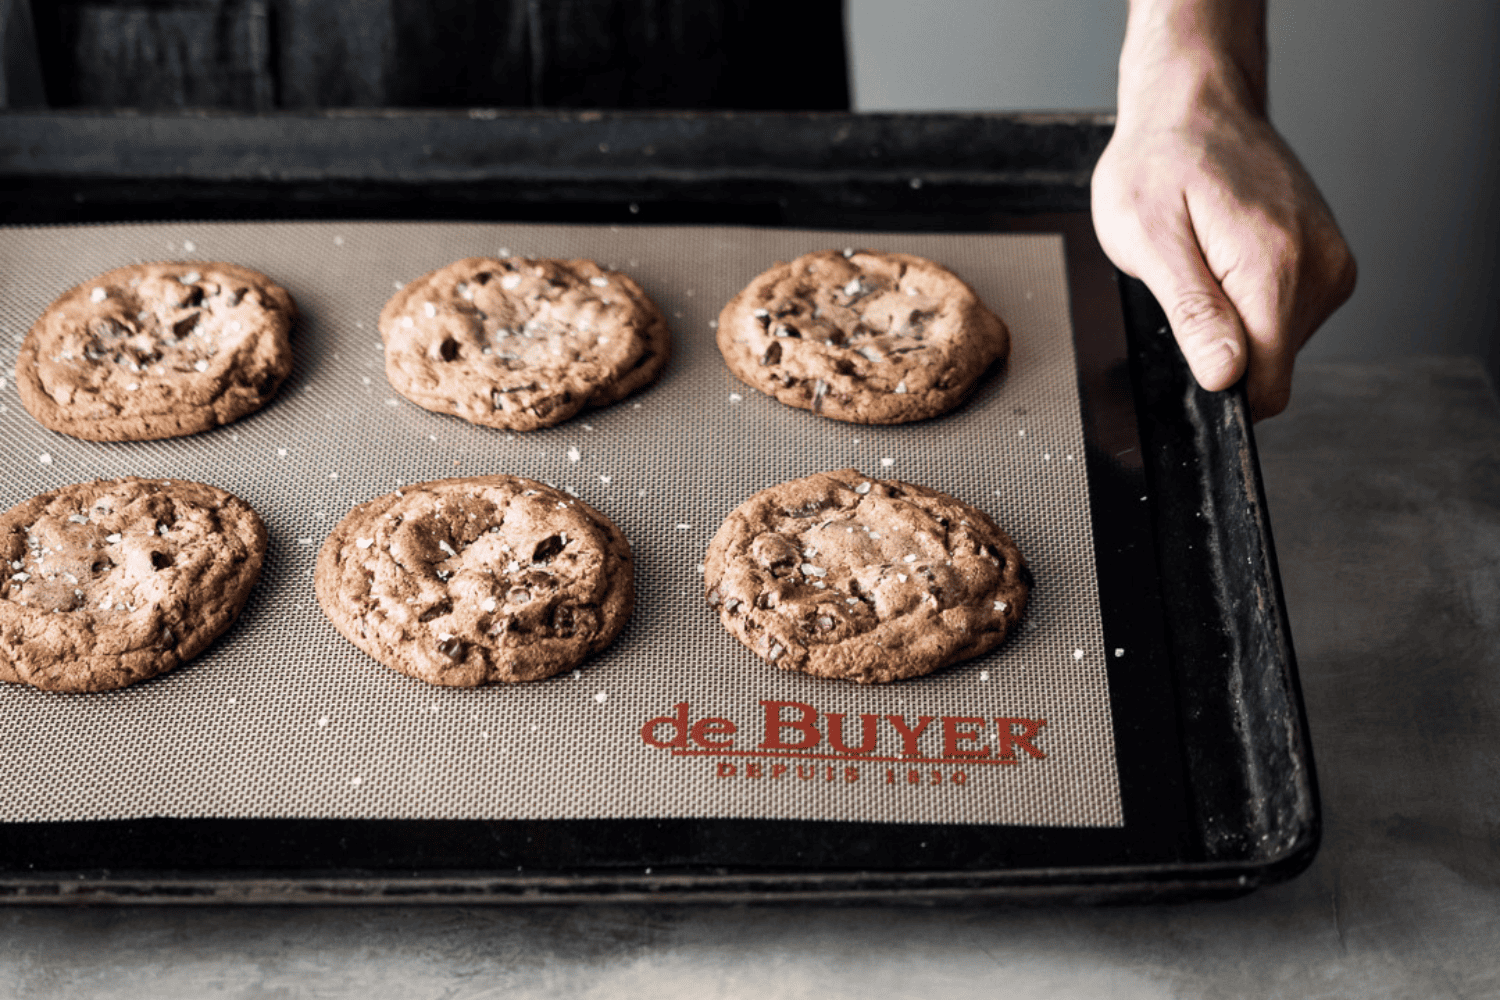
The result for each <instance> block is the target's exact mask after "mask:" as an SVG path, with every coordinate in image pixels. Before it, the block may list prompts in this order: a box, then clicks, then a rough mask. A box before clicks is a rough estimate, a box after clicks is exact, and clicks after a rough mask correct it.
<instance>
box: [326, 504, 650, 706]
mask: <svg viewBox="0 0 1500 1000" xmlns="http://www.w3.org/2000/svg"><path fill="white" fill-rule="evenodd" d="M314 582H315V586H316V589H317V595H318V603H319V604H321V605H322V607H323V612H324V614H326V615H327V616H328V619H329V620H330V621H331V622H332V623H333V625H334V627H335V628H337V629H338V630H339V632H340V633H341V634H342V635H343V636H344V638H346V639H348V640H349V641H350V642H352V643H354V645H355V646H357V647H359V648H360V649H361V650H363V651H364V652H366V653H368V654H369V655H370V656H372V657H374V658H375V659H376V660H378V661H379V662H381V663H383V664H385V665H386V666H388V667H390V668H392V669H393V670H397V671H400V672H401V673H403V674H407V675H409V676H411V677H415V678H417V679H418V680H423V681H426V682H428V683H429V684H441V685H445V686H452V687H475V686H478V685H481V684H492V683H497V682H502V681H504V682H516V681H532V680H539V679H541V678H544V677H550V676H552V675H553V674H557V673H560V672H562V671H564V670H569V669H571V668H573V667H575V666H577V665H578V664H579V663H581V662H583V660H584V659H585V658H587V657H588V656H590V655H592V654H593V653H596V652H598V651H599V650H601V649H603V648H604V647H606V646H608V645H609V644H610V643H611V642H612V641H614V639H615V637H616V636H617V635H619V634H620V631H621V630H622V629H623V628H624V627H625V623H626V621H627V620H628V619H629V617H630V612H631V610H632V608H633V606H634V603H635V584H634V571H633V564H632V560H631V554H630V545H629V543H627V542H626V540H625V536H624V535H623V534H621V533H620V530H619V529H618V528H617V527H615V525H614V523H613V522H611V521H610V520H609V518H607V517H605V516H604V515H603V514H601V513H599V512H598V511H596V510H594V509H593V508H592V507H590V506H589V505H588V504H586V503H584V502H583V501H582V500H579V499H577V498H576V497H573V496H571V495H570V494H567V493H564V492H562V491H560V490H555V489H552V488H551V487H548V486H544V485H542V484H541V483H536V482H532V481H531V480H529V479H522V478H520V477H518V476H475V477H471V478H465V479H443V480H437V481H434V482H429V483H419V484H417V485H415V486H410V487H406V488H404V489H402V490H399V491H397V492H395V493H389V494H386V495H385V496H381V497H376V498H375V499H374V500H370V501H368V502H367V503H364V504H361V505H360V506H358V507H356V508H354V510H352V511H350V512H349V514H348V515H346V516H345V517H344V519H343V520H342V521H340V522H339V523H338V525H337V526H336V527H335V528H334V530H333V532H332V533H331V534H330V535H329V536H328V538H327V540H325V541H324V543H323V547H322V549H321V550H320V551H319V552H318V565H317V570H316V572H315V574H314Z"/></svg>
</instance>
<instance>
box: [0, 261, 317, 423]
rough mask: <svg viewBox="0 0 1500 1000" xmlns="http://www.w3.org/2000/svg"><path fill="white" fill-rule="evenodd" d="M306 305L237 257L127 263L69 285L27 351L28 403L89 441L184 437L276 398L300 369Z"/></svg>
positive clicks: (21, 360)
mask: <svg viewBox="0 0 1500 1000" xmlns="http://www.w3.org/2000/svg"><path fill="white" fill-rule="evenodd" d="M296 316H297V307H296V304H295V303H294V302H293V301H292V297H291V295H289V294H288V293H287V291H286V289H284V288H281V287H280V286H279V285H276V284H275V283H273V282H272V281H271V279H270V278H267V277H266V276H265V275H264V274H261V273H260V272H258V271H252V270H250V269H249V268H248V267H240V266H238V265H236V264H223V263H200V262H190V263H183V262H179V263H164V264H135V265H132V266H130V267H121V268H116V269H115V270H113V271H109V272H107V273H105V274H101V275H100V276H99V277H97V278H93V279H91V280H89V281H86V282H84V283H83V284H81V285H78V286H77V287H75V288H72V289H69V290H68V291H67V292H64V293H63V295H62V296H61V297H60V298H59V299H58V300H57V301H56V302H54V303H52V305H51V306H50V307H49V308H48V309H47V311H46V312H45V313H43V314H42V316H41V318H40V319H38V320H37V321H36V324H35V325H34V326H33V327H32V328H31V332H30V333H28V334H27V335H26V339H25V340H24V341H23V342H22V344H21V350H20V353H19V355H18V356H17V358H16V388H17V389H18V390H19V391H20V395H21V402H22V404H24V405H25V407H26V409H27V410H28V411H30V413H31V415H32V416H34V417H36V419H37V420H38V421H40V422H41V423H42V424H43V425H44V426H46V427H49V428H51V429H52V430H54V431H61V432H62V433H64V434H71V435H72V436H73V437H78V438H84V439H86V440H89V441H149V440H154V439H156V438H168V437H181V436H183V435H186V434H196V433H198V432H199V431H205V430H208V429H209V428H211V427H217V426H218V425H220V424H227V423H229V422H230V421H232V420H238V419H239V418H240V417H243V416H245V415H246V414H248V413H253V412H255V411H256V410H258V409H260V408H261V407H262V406H264V405H265V404H266V401H267V400H269V399H270V398H271V397H272V396H273V395H275V393H276V389H277V387H278V386H280V385H281V382H282V380H283V379H285V378H286V376H287V373H288V372H290V371H291V369H292V351H291V343H290V341H289V339H288V337H289V335H290V332H291V328H292V324H293V322H294V321H295V320H296Z"/></svg>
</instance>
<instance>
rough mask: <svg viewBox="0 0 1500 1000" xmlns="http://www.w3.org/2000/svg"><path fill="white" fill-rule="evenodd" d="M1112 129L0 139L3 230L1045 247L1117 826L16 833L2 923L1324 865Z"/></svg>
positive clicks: (756, 126)
mask: <svg viewBox="0 0 1500 1000" xmlns="http://www.w3.org/2000/svg"><path fill="white" fill-rule="evenodd" d="M1110 127H1111V119H1110V118H1109V117H1108V116H1103V115H1087V114H1079V115H1001V114H992V115H851V114H838V113H812V114H734V113H640V112H631V113H624V112H622V113H612V112H604V113H593V112H573V113H548V112H507V111H494V110H489V109H476V110H472V111H467V112H389V111H382V112H330V113H322V114H299V115H294V114H288V115H262V116H253V117H246V116H235V115H222V114H181V115H149V116H148V115H132V114H91V113H63V112H57V113H11V114H0V224H9V225H17V224H62V223H96V222H126V221H129V222H140V221H165V220H188V219H196V220H208V219H214V220H225V219H247V220H256V219H260V220H288V219H335V218H336V219H421V220H434V219H464V220H473V221H531V222H535V221H545V222H566V223H578V222H585V223H610V224H618V225H629V224H633V223H646V224H652V225H661V224H672V223H683V224H693V225H725V224H728V225H734V224H744V225H756V226H786V227H797V228H820V227H821V228H830V229H835V228H836V229H841V230H848V229H868V230H871V231H875V230H879V231H925V232H932V231H938V232H994V231H1018V230H1026V231H1045V232H1058V233H1062V234H1063V236H1064V241H1065V248H1066V255H1067V262H1068V271H1069V276H1070V287H1071V302H1070V305H1071V309H1072V316H1073V323H1074V327H1075V342H1076V347H1077V353H1078V359H1079V372H1078V379H1079V387H1080V390H1081V397H1082V402H1083V417H1084V424H1085V438H1086V440H1087V456H1086V457H1087V466H1088V474H1089V492H1090V505H1091V513H1092V521H1093V529H1094V535H1095V548H1096V552H1097V564H1098V567H1097V568H1098V574H1099V587H1100V598H1101V607H1102V615H1103V624H1104V631H1105V640H1106V648H1109V647H1114V646H1128V647H1130V648H1131V649H1132V650H1133V651H1134V650H1148V651H1149V653H1148V655H1145V656H1137V655H1134V654H1133V655H1132V657H1131V661H1130V663H1131V666H1130V669H1129V672H1128V674H1127V673H1126V671H1125V670H1123V669H1122V668H1121V667H1120V666H1119V665H1118V664H1117V662H1116V661H1115V660H1114V659H1112V658H1111V659H1110V660H1109V662H1110V667H1109V670H1110V674H1109V683H1110V700H1111V711H1112V717H1113V720H1114V735H1115V742H1116V747H1117V753H1118V759H1119V766H1120V780H1121V791H1122V797H1123V804H1124V814H1125V824H1124V826H1123V827H1120V828H1057V827H1024V826H962V825H953V826H943V825H930V824H895V823H836V822H811V821H780V820H777V821H772V820H725V819H716V820H703V819H672V820H566V821H563V820H552V821H467V820H466V821H426V820H412V821H405V820H403V821H392V820H379V821H374V820H303V819H298V820H248V819H170V818H153V819H140V820H117V821H91V822H48V823H5V824H0V901H6V902H13V903H40V902H74V903H85V902H87V903H103V902H118V903H143V902H166V903H182V902H186V903H212V902H232V903H248V902H275V903H282V902H311V903H327V902H349V903H355V902H359V903H388V902H394V901H402V902H439V903H441V902H560V901H618V902H641V901H656V902H659V901H736V902H772V901H788V900H809V901H824V902H828V901H841V902H853V901H874V902H908V903H936V902H946V901H975V900H999V901H1029V900H1053V899H1070V900H1078V901H1089V902H1097V901H1138V900H1155V899H1182V898H1199V897H1204V896H1224V895H1234V894H1238V893H1242V892H1246V891H1249V890H1251V889H1253V888H1255V887H1256V886H1259V885H1263V884H1267V883H1271V882H1276V881H1280V880H1282V879H1285V878H1289V877H1291V876H1292V875H1295V874H1296V873H1298V872H1300V871H1302V870H1303V869H1304V868H1305V867H1306V866H1307V865H1308V864H1309V863H1310V862H1311V860H1312V857H1313V855H1314V854H1315V852H1316V850H1317V846H1318V841H1319V836H1320V817H1319V806H1318V796H1317V788H1316V778H1315V774H1314V769H1313V762H1312V751H1311V746H1310V743H1309V740H1308V734H1307V726H1306V720H1305V718H1304V714H1303V708H1302V698H1301V692H1300V690H1299V687H1298V681H1297V674H1296V666H1295V662H1294V657H1293V652H1292V647H1291V638H1290V633H1289V629H1288V625H1287V619H1286V613H1285V609H1284V603H1283V599H1282V594H1281V588H1280V582H1279V579H1278V575H1277V569H1276V559H1275V553H1274V550H1273V548H1272V542H1271V533H1270V525H1269V522H1268V519H1267V513H1266V505H1265V498H1264V494H1263V492H1262V487H1261V482H1260V475H1259V469H1258V466H1257V462H1256V455H1255V442H1254V436H1253V434H1252V430H1251V425H1250V421H1249V417H1248V411H1247V408H1246V404H1245V399H1244V395H1243V392H1242V391H1240V390H1235V391H1231V392H1227V393H1206V392H1203V391H1202V390H1201V389H1199V388H1198V387H1197V386H1196V384H1194V383H1193V381H1192V379H1191V376H1190V375H1189V373H1188V370H1187V367H1186V365H1185V363H1184V362H1183V360H1182V358H1181V356H1180V354H1179V353H1178V352H1177V350H1176V348H1175V346H1174V344H1173V341H1172V339H1171V336H1170V333H1169V332H1168V330H1167V327H1166V321H1165V318H1164V317H1163V315H1162V312H1161V309H1160V308H1159V307H1158V305H1157V304H1156V302H1155V301H1154V300H1153V299H1152V298H1151V296H1150V294H1149V293H1148V292H1147V291H1146V290H1145V288H1144V286H1142V285H1141V284H1140V283H1139V282H1136V281H1134V280H1131V279H1127V278H1124V277H1123V276H1122V275H1120V274H1119V273H1118V272H1116V271H1114V269H1113V268H1111V267H1110V266H1109V264H1108V262H1107V260H1106V259H1105V258H1104V256H1103V254H1102V252H1101V251H1100V249H1099V246H1098V243H1097V241H1096V240H1095V239H1094V236H1093V232H1092V227H1091V226H1090V224H1089V220H1088V215H1087V212H1088V203H1089V199H1088V180H1089V175H1090V172H1091V170H1092V167H1093V164H1094V162H1095V161H1096V160H1097V158H1098V155H1099V153H1100V151H1101V150H1102V149H1103V147H1104V144H1105V143H1106V142H1107V140H1108V137H1109V132H1110Z"/></svg>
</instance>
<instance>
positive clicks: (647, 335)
mask: <svg viewBox="0 0 1500 1000" xmlns="http://www.w3.org/2000/svg"><path fill="white" fill-rule="evenodd" d="M380 334H381V336H382V337H383V338H384V339H385V374H386V378H387V379H389V380H390V383H391V385H392V386H393V387H394V388H395V390H396V391H397V392H399V393H401V395H403V396H405V397H406V398H407V399H409V400H411V401H412V402H413V403H416V404H417V405H418V406H421V407H424V408H426V409H429V410H432V411H434V412H436V413H448V414H452V415H454V416H458V417H463V418H464V419H465V420H468V421H470V422H471V423H476V424H483V425H485V426H487V427H504V428H509V429H511V430H521V431H529V430H535V429H536V428H538V427H551V426H552V425H554V424H558V423H561V422H562V421H564V420H567V419H568V418H569V417H571V416H573V415H574V414H576V413H578V412H579V411H580V410H582V409H584V408H585V407H592V406H604V405H606V404H608V403H614V402H617V401H619V400H621V399H624V398H625V397H626V396H628V395H630V394H631V393H633V392H635V391H637V390H638V389H643V388H645V387H646V386H647V385H650V384H651V382H652V381H654V380H655V379H656V377H657V375H659V374H661V370H662V368H663V366H665V365H666V363H667V355H668V354H669V353H670V351H671V334H670V332H669V331H668V329H667V321H666V319H665V318H664V317H663V316H662V313H661V310H660V309H658V308H657V307H656V304H655V303H653V302H652V301H651V300H650V299H649V298H647V297H646V293H645V292H643V291H642V290H641V287H640V285H637V284H636V283H635V282H634V281H633V280H631V279H630V278H629V277H628V276H627V275H624V274H621V273H619V272H618V271H606V270H604V269H603V268H601V267H600V266H599V265H598V264H596V263H594V262H593V261H591V260H540V259H539V260H533V259H528V258H525V257H508V258H506V259H504V260H497V259H495V258H492V257H469V258H467V259H465V260H460V261H456V262H455V263H452V264H449V265H448V266H447V267H445V268H442V269H441V270H437V271H433V272H432V273H431V274H427V275H424V276H422V277H421V278H418V279H417V280H416V281H413V282H411V283H410V284H408V285H406V286H405V287H404V288H402V289H401V291H399V292H397V293H396V294H395V295H393V296H392V297H391V299H390V301H389V302H387V303H386V304H385V308H384V309H383V310H381V313H380Z"/></svg>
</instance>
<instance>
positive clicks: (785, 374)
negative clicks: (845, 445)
mask: <svg viewBox="0 0 1500 1000" xmlns="http://www.w3.org/2000/svg"><path fill="white" fill-rule="evenodd" d="M718 341H719V351H720V353H722V354H723V355H724V360H725V362H726V363H728V365H729V370H730V371H731V372H733V373H734V374H735V376H736V377H737V378H739V379H740V381H742V382H744V383H746V384H747V385H749V386H751V387H752V388H755V389H759V390H760V391H761V392H763V393H765V394H766V395H768V396H774V397H775V398H776V399H778V400H780V401H781V402H783V403H785V404H787V405H788V406H795V407H797V408H799V409H803V410H811V411H812V412H814V413H817V414H820V415H822V416H825V417H832V418H833V419H834V420H844V421H848V422H850V423H856V424H903V423H907V422H909V421H912V420H923V419H926V418H927V417H935V416H937V415H938V414H941V413H946V412H947V411H949V410H951V409H953V407H955V406H957V405H958V404H959V403H960V402H962V401H963V399H964V397H965V396H967V395H968V394H969V392H970V390H972V389H973V388H974V386H975V385H976V384H977V383H978V382H979V379H980V377H981V376H982V375H983V374H984V373H985V371H986V370H987V369H988V368H989V367H990V365H991V364H993V363H994V362H995V361H997V360H1000V359H1002V358H1004V357H1005V355H1006V353H1007V351H1008V350H1009V347H1010V334H1009V332H1008V331H1007V330H1006V328H1005V324H1004V323H1002V322H1001V321H1000V317H998V316H996V315H995V314H994V313H993V312H991V311H990V310H989V309H988V308H986V307H985V305H984V303H983V302H981V301H980V300H979V296H977V295H975V294H974V290H973V289H972V288H970V287H969V286H968V285H966V284H964V282H963V281H962V280H961V279H959V277H958V276H957V275H956V274H954V273H953V272H952V271H949V270H948V269H947V268H945V267H942V266H941V265H939V264H934V263H933V262H932V261H930V260H926V259H924V258H921V257H914V256H912V255H910V254H902V253H879V252H876V251H873V250H861V251H858V252H853V251H845V252H844V253H842V254H841V253H838V252H837V251H834V250H822V251H818V252H817V253H809V254H803V255H802V256H801V257H798V258H797V259H796V260H794V261H792V262H791V263H790V264H781V263H778V264H777V265H776V266H775V267H772V268H771V269H770V270H769V271H767V272H765V273H764V274H762V275H760V276H759V277H758V278H756V279H755V280H754V281H752V282H751V283H750V284H749V285H747V286H746V287H745V289H744V291H742V292H740V293H739V294H738V295H736V296H735V297H734V298H733V299H731V300H730V302H729V304H728V305H726V306H725V307H724V310H723V312H721V313H720V314H719V328H718Z"/></svg>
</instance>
